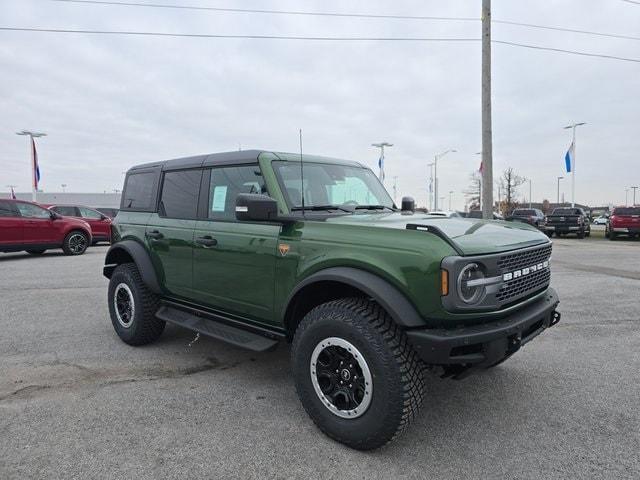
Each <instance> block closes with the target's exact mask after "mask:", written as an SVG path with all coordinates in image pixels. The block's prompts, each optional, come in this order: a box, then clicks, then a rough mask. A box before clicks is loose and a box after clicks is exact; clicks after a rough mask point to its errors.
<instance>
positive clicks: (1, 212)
mask: <svg viewBox="0 0 640 480" xmlns="http://www.w3.org/2000/svg"><path fill="white" fill-rule="evenodd" d="M17 216H18V212H16V211H15V210H14V209H13V207H12V206H11V203H9V202H6V201H5V202H3V201H2V200H0V217H17Z"/></svg>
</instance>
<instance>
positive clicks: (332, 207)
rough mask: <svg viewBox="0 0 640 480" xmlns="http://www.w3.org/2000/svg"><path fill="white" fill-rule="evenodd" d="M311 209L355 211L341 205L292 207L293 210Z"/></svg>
mask: <svg viewBox="0 0 640 480" xmlns="http://www.w3.org/2000/svg"><path fill="white" fill-rule="evenodd" d="M302 210H305V211H306V210H309V211H318V210H341V211H343V212H347V213H353V210H352V209H349V208H345V207H341V206H340V205H310V206H306V205H305V206H304V208H302V207H291V211H292V212H296V211H302Z"/></svg>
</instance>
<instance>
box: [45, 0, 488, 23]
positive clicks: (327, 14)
mask: <svg viewBox="0 0 640 480" xmlns="http://www.w3.org/2000/svg"><path fill="white" fill-rule="evenodd" d="M51 1H53V2H61V3H85V4H94V5H118V6H124V7H150V8H170V9H178V10H208V11H212V12H234V13H265V14H272V15H307V16H314V17H348V18H354V17H355V18H394V19H399V20H456V21H463V22H464V21H477V20H479V19H478V18H475V17H436V16H416V15H382V14H380V15H377V14H367V13H339V12H304V11H298V10H264V9H252V8H222V7H201V6H195V5H167V4H161V3H138V2H114V1H102V0H51Z"/></svg>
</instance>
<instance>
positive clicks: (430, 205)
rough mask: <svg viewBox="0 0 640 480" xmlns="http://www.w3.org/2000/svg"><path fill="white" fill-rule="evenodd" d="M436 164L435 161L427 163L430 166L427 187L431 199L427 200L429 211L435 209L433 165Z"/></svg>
mask: <svg viewBox="0 0 640 480" xmlns="http://www.w3.org/2000/svg"><path fill="white" fill-rule="evenodd" d="M434 165H435V163H433V162H431V163H429V164H427V166H428V167H429V175H430V176H429V188H427V192H428V195H429V201H428V202H427V203H428V204H429V211H431V210H433V200H432V199H433V166H434Z"/></svg>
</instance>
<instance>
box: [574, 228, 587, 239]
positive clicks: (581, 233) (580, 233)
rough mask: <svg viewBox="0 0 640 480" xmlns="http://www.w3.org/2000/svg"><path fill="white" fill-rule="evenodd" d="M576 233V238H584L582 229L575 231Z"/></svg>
mask: <svg viewBox="0 0 640 480" xmlns="http://www.w3.org/2000/svg"><path fill="white" fill-rule="evenodd" d="M576 235H577V236H578V238H584V235H585V233H584V230H580V231H579V232H578V233H576Z"/></svg>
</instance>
